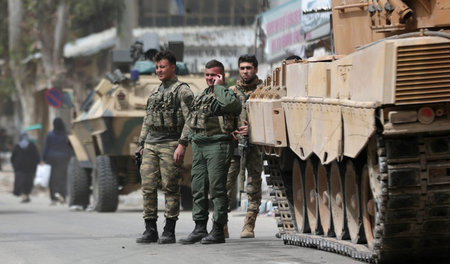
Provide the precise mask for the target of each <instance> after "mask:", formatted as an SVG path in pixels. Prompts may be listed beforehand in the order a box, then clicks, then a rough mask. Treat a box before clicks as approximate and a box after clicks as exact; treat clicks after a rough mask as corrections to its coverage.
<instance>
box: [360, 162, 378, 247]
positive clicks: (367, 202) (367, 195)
mask: <svg viewBox="0 0 450 264" xmlns="http://www.w3.org/2000/svg"><path fill="white" fill-rule="evenodd" d="M369 181H370V179H369V169H368V167H367V165H364V167H363V170H362V173H361V206H362V218H363V225H364V233H365V235H366V240H367V245H368V246H369V248H373V232H374V228H375V201H374V198H373V195H372V190H371V189H370V182H369Z"/></svg>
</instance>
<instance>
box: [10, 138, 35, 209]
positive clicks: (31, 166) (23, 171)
mask: <svg viewBox="0 0 450 264" xmlns="http://www.w3.org/2000/svg"><path fill="white" fill-rule="evenodd" d="M39 160H40V159H39V152H38V150H37V148H36V146H35V145H34V144H33V142H31V141H30V140H29V139H28V135H27V133H25V132H23V133H21V134H20V139H19V142H18V143H17V145H15V146H14V148H13V151H12V154H11V164H12V167H13V170H14V190H13V194H14V195H16V196H21V197H22V201H21V202H22V203H28V202H30V201H31V200H30V193H31V189H32V188H33V179H34V175H35V173H36V166H37V165H38V164H39Z"/></svg>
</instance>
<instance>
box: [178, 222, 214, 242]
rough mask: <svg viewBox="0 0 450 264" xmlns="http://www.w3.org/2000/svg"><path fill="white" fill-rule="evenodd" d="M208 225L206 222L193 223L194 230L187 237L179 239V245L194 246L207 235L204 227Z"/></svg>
mask: <svg viewBox="0 0 450 264" xmlns="http://www.w3.org/2000/svg"><path fill="white" fill-rule="evenodd" d="M207 224H208V220H197V221H195V228H194V231H192V233H190V234H189V235H188V237H187V238H184V239H180V243H181V244H183V245H187V244H194V243H196V242H199V241H200V240H202V238H204V237H205V236H207V235H208V231H207V230H206V225H207Z"/></svg>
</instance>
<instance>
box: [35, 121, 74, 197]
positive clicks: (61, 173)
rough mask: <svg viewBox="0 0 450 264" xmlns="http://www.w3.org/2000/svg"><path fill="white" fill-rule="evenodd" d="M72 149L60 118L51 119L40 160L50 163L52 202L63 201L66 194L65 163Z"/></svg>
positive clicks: (66, 163)
mask: <svg viewBox="0 0 450 264" xmlns="http://www.w3.org/2000/svg"><path fill="white" fill-rule="evenodd" d="M71 155H72V150H71V148H70V146H69V142H68V139H67V133H66V128H65V126H64V123H63V121H62V119H61V118H59V117H57V118H55V119H54V120H53V130H52V131H50V132H48V133H47V137H46V138H45V145H44V149H43V151H42V161H43V162H45V163H47V164H50V166H51V174H50V183H49V189H50V199H51V201H52V204H56V202H58V201H59V202H61V203H65V200H66V194H67V165H68V163H69V159H70V157H71Z"/></svg>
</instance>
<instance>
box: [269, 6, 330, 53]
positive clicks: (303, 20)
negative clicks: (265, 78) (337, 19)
mask: <svg viewBox="0 0 450 264" xmlns="http://www.w3.org/2000/svg"><path fill="white" fill-rule="evenodd" d="M330 5H331V1H330V0H292V1H289V2H287V3H285V4H283V5H280V6H277V7H276V8H274V9H271V10H269V11H267V12H264V13H263V14H262V15H261V28H262V30H263V32H264V37H265V49H264V53H265V54H264V56H265V58H266V60H267V61H273V60H279V59H282V58H283V57H284V56H287V55H292V54H295V55H299V56H302V55H303V54H301V53H302V51H299V50H298V48H299V47H301V46H302V44H301V43H303V42H304V41H306V40H308V39H310V38H311V31H313V30H314V29H315V28H317V27H319V26H321V25H323V24H325V23H329V13H315V14H308V15H303V14H302V11H303V10H306V9H308V10H309V9H315V8H324V7H329V6H330ZM295 47H297V50H296V48H295Z"/></svg>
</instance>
